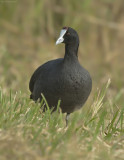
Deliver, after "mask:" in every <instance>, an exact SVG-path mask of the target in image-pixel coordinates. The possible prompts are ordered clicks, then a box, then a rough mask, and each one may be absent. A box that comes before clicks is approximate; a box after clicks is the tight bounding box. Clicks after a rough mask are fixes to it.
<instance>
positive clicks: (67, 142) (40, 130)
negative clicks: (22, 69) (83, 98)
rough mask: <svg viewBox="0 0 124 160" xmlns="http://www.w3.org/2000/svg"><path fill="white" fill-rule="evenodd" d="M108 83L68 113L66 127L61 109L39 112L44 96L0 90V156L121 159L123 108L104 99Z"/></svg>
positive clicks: (123, 130)
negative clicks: (38, 100)
mask: <svg viewBox="0 0 124 160" xmlns="http://www.w3.org/2000/svg"><path fill="white" fill-rule="evenodd" d="M109 84H110V80H109V81H108V83H107V84H106V85H105V86H104V87H103V89H102V90H101V91H97V93H96V94H95V96H94V100H93V102H92V105H91V107H88V106H87V107H84V108H83V109H81V110H80V111H77V112H75V113H73V114H72V115H71V118H70V122H69V125H68V127H67V128H66V127H65V115H63V114H62V113H61V112H59V113H58V111H56V112H55V113H53V114H51V111H50V109H49V108H48V110H47V111H46V112H45V113H43V112H42V110H41V105H42V106H43V105H44V103H47V102H46V100H45V97H43V101H42V102H41V104H38V103H34V102H32V101H31V100H29V98H28V97H27V95H26V96H25V95H24V94H23V93H21V92H18V93H16V94H13V93H12V91H10V93H9V95H7V94H6V93H3V91H2V89H0V144H1V145H0V159H1V160H2V159H3V160H7V159H8V158H9V159H13V160H14V159H50V160H52V159H57V160H59V159H60V160H61V159H65V160H66V159H67V160H69V159H70V160H73V159H91V160H93V159H101V160H102V159H107V160H109V159H110V160H114V159H123V158H124V153H123V150H124V137H123V134H124V128H123V127H124V126H123V125H124V119H123V115H124V108H123V107H120V108H117V107H115V105H114V104H110V103H109V101H108V100H107V99H106V97H105V94H106V92H107V89H108V87H109ZM118 96H119V95H117V96H116V97H118ZM60 104H61V103H60V102H58V109H59V105H60Z"/></svg>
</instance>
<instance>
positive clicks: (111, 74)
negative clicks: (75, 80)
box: [0, 0, 124, 160]
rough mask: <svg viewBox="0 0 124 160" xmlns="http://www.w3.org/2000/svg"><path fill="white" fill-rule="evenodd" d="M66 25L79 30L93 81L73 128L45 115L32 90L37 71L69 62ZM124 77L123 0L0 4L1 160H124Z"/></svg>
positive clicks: (0, 1)
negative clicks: (62, 35) (60, 41)
mask: <svg viewBox="0 0 124 160" xmlns="http://www.w3.org/2000/svg"><path fill="white" fill-rule="evenodd" d="M63 26H71V27H72V28H75V29H76V30H77V32H78V34H79V37H80V48H79V61H80V63H81V64H82V65H83V66H84V67H85V68H87V70H88V71H89V72H90V74H91V76H92V79H93V90H92V93H91V95H90V98H89V99H88V102H87V103H86V105H85V106H84V108H83V109H82V110H81V111H79V112H76V113H74V114H73V115H72V118H71V120H70V121H71V122H70V126H69V127H68V128H64V126H65V124H64V120H63V116H62V115H61V114H60V115H57V113H55V115H52V116H51V115H50V114H49V112H50V111H48V112H47V113H46V114H45V115H44V114H43V113H39V112H40V109H39V108H40V107H39V105H38V104H34V103H33V102H31V101H30V100H29V95H30V93H29V89H28V84H29V80H30V77H31V75H32V73H33V72H34V70H35V69H36V68H37V67H38V66H39V65H41V64H43V63H44V62H46V61H48V60H51V59H55V58H59V57H63V56H64V46H63V45H59V46H55V41H56V39H57V38H58V36H59V32H60V30H61V28H62V27H63ZM123 71H124V1H123V0H68V1H67V0H51V1H50V0H27V1H25V0H21V1H19V0H0V86H1V89H0V144H1V145H0V159H8V158H9V159H13V160H14V159H42V158H43V159H50V160H51V159H89V158H90V159H105V156H106V159H112V160H113V159H124V136H123V135H124V129H123V124H124V120H123V111H124V100H123V97H124V74H123ZM109 79H111V84H110V85H109V83H110V80H109ZM107 81H108V83H107ZM105 83H107V85H106V86H105ZM108 85H109V87H108ZM103 86H104V87H103ZM98 88H99V89H98ZM106 89H107V92H106ZM99 90H101V92H100V91H99ZM20 92H21V93H20ZM105 93H106V96H105ZM104 96H105V97H104ZM103 98H104V99H103ZM38 107H39V108H38ZM41 115H44V116H43V117H42V116H41ZM34 117H35V118H34ZM44 117H46V119H45V118H44ZM75 117H76V118H75ZM106 137H107V138H106Z"/></svg>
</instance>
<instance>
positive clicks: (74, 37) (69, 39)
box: [56, 27, 79, 45]
mask: <svg viewBox="0 0 124 160" xmlns="http://www.w3.org/2000/svg"><path fill="white" fill-rule="evenodd" d="M60 43H65V44H74V43H79V37H78V34H77V32H76V31H75V30H74V29H72V28H71V27H63V28H62V30H61V32H60V36H59V38H58V39H57V41H56V45H57V44H60Z"/></svg>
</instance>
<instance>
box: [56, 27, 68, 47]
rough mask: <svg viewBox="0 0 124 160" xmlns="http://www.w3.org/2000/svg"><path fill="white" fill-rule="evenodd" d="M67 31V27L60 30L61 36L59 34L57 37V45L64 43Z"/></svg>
mask: <svg viewBox="0 0 124 160" xmlns="http://www.w3.org/2000/svg"><path fill="white" fill-rule="evenodd" d="M66 32H67V29H62V30H61V32H60V36H59V38H58V39H57V41H56V45H57V44H60V43H62V42H63V41H64V38H63V37H64V35H65V33H66Z"/></svg>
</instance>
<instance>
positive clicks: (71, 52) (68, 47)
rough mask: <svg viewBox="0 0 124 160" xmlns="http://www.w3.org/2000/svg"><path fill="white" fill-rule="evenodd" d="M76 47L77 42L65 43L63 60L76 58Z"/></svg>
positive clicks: (77, 45)
mask: <svg viewBox="0 0 124 160" xmlns="http://www.w3.org/2000/svg"><path fill="white" fill-rule="evenodd" d="M78 47H79V43H77V44H75V43H74V44H73V43H70V44H65V56H64V61H66V60H67V61H68V60H71V61H74V60H78Z"/></svg>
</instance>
